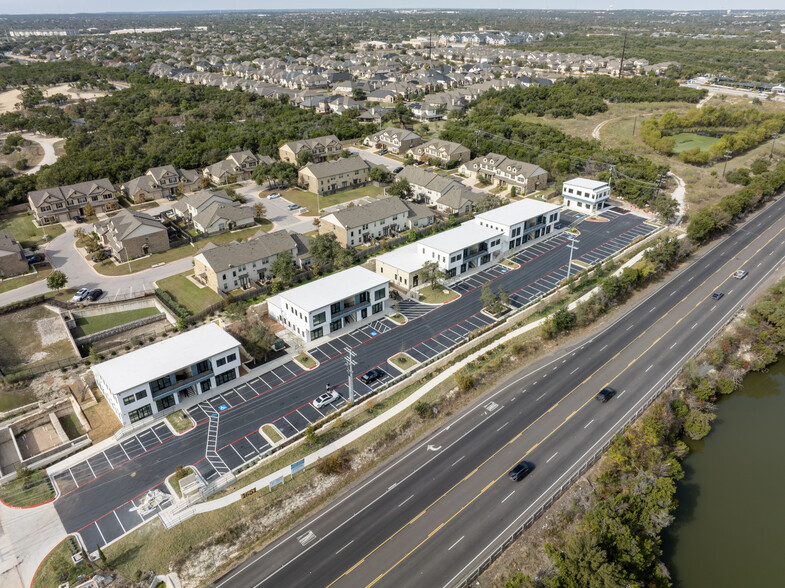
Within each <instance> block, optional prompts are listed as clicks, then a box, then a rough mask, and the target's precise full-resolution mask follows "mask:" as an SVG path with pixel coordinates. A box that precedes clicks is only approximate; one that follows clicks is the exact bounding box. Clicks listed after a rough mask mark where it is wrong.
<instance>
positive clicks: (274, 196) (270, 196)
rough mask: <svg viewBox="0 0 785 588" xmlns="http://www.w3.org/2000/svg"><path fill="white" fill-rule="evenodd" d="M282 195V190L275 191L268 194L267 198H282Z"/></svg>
mask: <svg viewBox="0 0 785 588" xmlns="http://www.w3.org/2000/svg"><path fill="white" fill-rule="evenodd" d="M280 197H281V193H280V192H273V193H272V194H270V195H269V196H267V200H275V199H276V198H280Z"/></svg>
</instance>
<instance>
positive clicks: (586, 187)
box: [561, 178, 611, 214]
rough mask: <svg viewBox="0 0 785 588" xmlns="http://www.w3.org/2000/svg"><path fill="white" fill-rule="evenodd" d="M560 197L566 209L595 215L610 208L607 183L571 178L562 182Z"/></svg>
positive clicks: (609, 190)
mask: <svg viewBox="0 0 785 588" xmlns="http://www.w3.org/2000/svg"><path fill="white" fill-rule="evenodd" d="M561 195H562V198H564V206H566V207H567V208H571V209H572V210H577V211H578V212H583V213H586V214H595V213H596V212H599V211H601V210H603V209H605V208H607V207H608V206H610V202H609V200H610V197H611V187H610V184H608V182H598V181H597V180H588V179H586V178H573V179H571V180H567V181H566V182H564V184H563V185H562V190H561Z"/></svg>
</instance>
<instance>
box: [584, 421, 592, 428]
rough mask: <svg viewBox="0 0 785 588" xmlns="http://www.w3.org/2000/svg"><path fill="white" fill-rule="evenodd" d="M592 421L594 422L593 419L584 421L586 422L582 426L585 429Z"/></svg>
mask: <svg viewBox="0 0 785 588" xmlns="http://www.w3.org/2000/svg"><path fill="white" fill-rule="evenodd" d="M593 422H594V419H592V420H590V421H589V422H588V423H586V424H585V425H584V426H583V428H584V429H585V428H586V427H588V426H589V425H590V424H592V423H593Z"/></svg>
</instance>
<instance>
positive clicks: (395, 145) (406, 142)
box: [364, 127, 423, 153]
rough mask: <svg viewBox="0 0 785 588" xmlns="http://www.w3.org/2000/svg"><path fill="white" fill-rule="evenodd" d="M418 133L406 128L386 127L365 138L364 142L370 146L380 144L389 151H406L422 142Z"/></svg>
mask: <svg viewBox="0 0 785 588" xmlns="http://www.w3.org/2000/svg"><path fill="white" fill-rule="evenodd" d="M422 142H423V141H422V139H421V138H420V135H418V134H417V133H414V132H412V131H409V130H406V129H397V128H395V127H387V128H386V129H384V130H383V131H380V132H378V133H374V134H373V135H369V136H368V137H366V138H365V141H364V143H365V144H366V145H369V146H371V147H376V146H377V145H380V146H382V147H384V148H385V149H387V150H388V151H389V152H390V153H406V152H407V151H408V150H409V149H411V148H412V147H416V146H417V145H419V144H420V143H422Z"/></svg>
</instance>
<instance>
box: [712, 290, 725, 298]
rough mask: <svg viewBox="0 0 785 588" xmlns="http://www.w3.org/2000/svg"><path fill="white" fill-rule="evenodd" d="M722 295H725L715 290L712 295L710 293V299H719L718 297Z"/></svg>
mask: <svg viewBox="0 0 785 588" xmlns="http://www.w3.org/2000/svg"><path fill="white" fill-rule="evenodd" d="M723 296H725V294H723V293H722V292H720V291H719V290H717V291H716V292H715V293H714V294H712V295H711V299H712V300H719V299H720V298H722V297H723Z"/></svg>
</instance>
